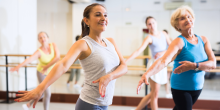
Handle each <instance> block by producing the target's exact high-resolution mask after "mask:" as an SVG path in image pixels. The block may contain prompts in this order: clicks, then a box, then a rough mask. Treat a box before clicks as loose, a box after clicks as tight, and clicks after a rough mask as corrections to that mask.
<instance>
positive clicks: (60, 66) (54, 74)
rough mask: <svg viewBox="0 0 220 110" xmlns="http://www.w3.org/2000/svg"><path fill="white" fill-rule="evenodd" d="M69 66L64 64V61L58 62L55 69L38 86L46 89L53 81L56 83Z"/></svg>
mask: <svg viewBox="0 0 220 110" xmlns="http://www.w3.org/2000/svg"><path fill="white" fill-rule="evenodd" d="M67 70H68V68H66V67H65V66H64V64H63V63H62V61H59V62H57V63H56V65H55V66H54V67H53V69H52V70H51V71H50V72H49V74H48V75H47V77H46V78H45V79H44V80H43V82H42V83H40V85H39V86H38V87H39V88H41V89H42V90H43V91H44V90H46V88H48V87H49V86H50V85H51V84H52V83H54V82H55V81H56V80H57V79H58V78H59V77H60V76H61V75H62V74H64V73H65V72H66V71H67Z"/></svg>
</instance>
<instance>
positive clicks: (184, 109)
mask: <svg viewBox="0 0 220 110" xmlns="http://www.w3.org/2000/svg"><path fill="white" fill-rule="evenodd" d="M194 21H195V17H194V14H193V11H192V9H191V8H190V7H188V6H182V7H180V8H178V9H177V10H175V11H174V12H173V14H172V16H171V24H172V26H173V27H174V28H175V29H176V30H177V31H178V32H180V33H181V35H180V36H178V37H177V38H176V39H175V40H173V41H172V43H171V44H170V46H169V48H168V50H167V51H166V53H165V54H164V55H163V56H162V57H161V58H159V59H158V60H157V61H156V62H154V64H152V66H151V67H150V68H149V69H148V70H147V72H146V73H144V75H143V76H142V78H141V80H140V81H139V84H138V91H139V90H140V88H141V85H142V83H146V84H148V78H149V77H150V76H152V75H154V74H156V73H157V72H158V71H160V70H162V69H163V68H164V67H166V66H167V65H168V63H170V62H172V61H173V60H174V68H173V73H172V75H171V90H172V95H173V100H174V102H175V107H174V109H173V110H192V106H193V104H194V103H195V102H196V101H197V99H198V97H199V95H200V93H201V91H202V88H203V84H204V75H205V71H210V70H211V69H214V68H216V59H215V56H214V53H213V51H212V48H211V46H210V43H209V41H208V39H207V38H206V37H204V36H199V35H196V34H194V33H193V27H194Z"/></svg>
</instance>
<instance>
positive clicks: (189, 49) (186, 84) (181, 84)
mask: <svg viewBox="0 0 220 110" xmlns="http://www.w3.org/2000/svg"><path fill="white" fill-rule="evenodd" d="M195 36H196V37H197V38H198V43H197V44H191V43H190V42H188V41H187V40H186V38H185V37H183V36H182V35H180V36H178V37H179V38H181V39H182V40H183V42H184V46H183V49H182V51H181V52H180V54H179V55H177V57H176V59H175V60H174V65H173V71H174V69H175V68H177V67H178V66H180V65H181V64H179V62H181V61H190V62H198V63H199V62H204V61H207V60H208V56H207V54H206V52H205V48H204V42H203V40H202V39H201V37H200V36H198V35H195ZM204 75H205V71H201V70H199V71H195V70H189V71H186V72H183V73H180V74H174V73H172V74H171V88H173V89H177V90H190V91H193V90H200V89H202V88H203V84H204Z"/></svg>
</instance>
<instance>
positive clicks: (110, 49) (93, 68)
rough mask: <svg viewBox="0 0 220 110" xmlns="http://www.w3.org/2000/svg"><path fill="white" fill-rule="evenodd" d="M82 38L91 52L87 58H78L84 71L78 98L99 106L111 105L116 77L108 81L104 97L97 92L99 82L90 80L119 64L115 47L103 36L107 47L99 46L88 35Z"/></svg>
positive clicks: (111, 70) (108, 71)
mask: <svg viewBox="0 0 220 110" xmlns="http://www.w3.org/2000/svg"><path fill="white" fill-rule="evenodd" d="M82 40H85V41H86V42H87V44H88V46H89V48H90V49H91V54H90V55H89V56H88V57H87V58H85V59H83V60H80V63H81V65H82V68H83V70H84V73H85V81H84V86H83V88H82V91H81V94H80V99H81V100H83V101H85V102H87V103H90V104H94V105H99V106H108V105H111V104H112V98H113V95H114V88H115V81H116V79H115V80H112V81H110V82H109V84H108V86H107V88H106V94H105V97H104V98H103V97H101V95H100V94H99V83H95V84H94V83H92V82H93V81H95V80H97V79H99V78H100V77H102V76H104V75H106V74H109V73H111V72H113V71H114V70H115V69H116V68H117V67H118V66H119V63H120V60H119V57H118V54H117V52H116V50H115V47H114V45H113V44H112V43H111V42H110V41H108V40H107V39H105V38H103V41H104V42H105V43H106V45H107V47H104V46H101V45H100V44H98V43H97V42H96V41H95V40H93V39H92V38H90V37H89V36H85V37H84V38H83V39H82Z"/></svg>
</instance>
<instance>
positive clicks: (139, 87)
mask: <svg viewBox="0 0 220 110" xmlns="http://www.w3.org/2000/svg"><path fill="white" fill-rule="evenodd" d="M148 78H149V77H148V76H147V75H146V73H145V74H143V76H142V77H141V80H140V81H139V83H138V86H137V94H139V92H140V90H141V87H142V86H143V85H144V83H145V84H147V85H149V83H148Z"/></svg>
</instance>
